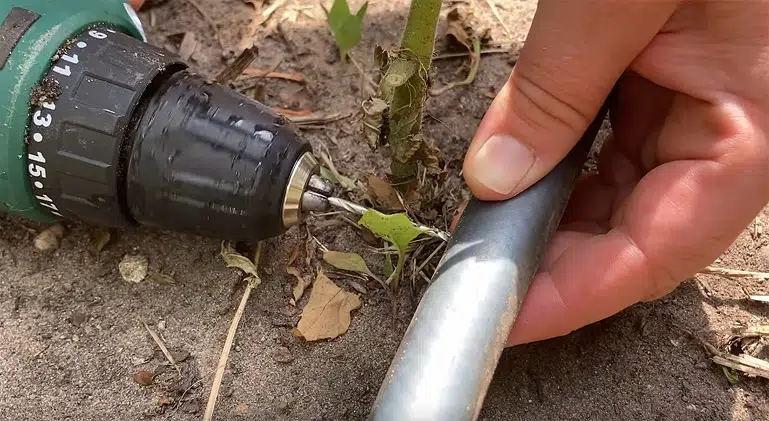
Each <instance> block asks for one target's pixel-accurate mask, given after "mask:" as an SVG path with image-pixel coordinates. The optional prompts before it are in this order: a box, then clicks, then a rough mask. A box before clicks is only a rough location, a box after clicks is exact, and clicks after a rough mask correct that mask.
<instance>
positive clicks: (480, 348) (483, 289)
mask: <svg viewBox="0 0 769 421" xmlns="http://www.w3.org/2000/svg"><path fill="white" fill-rule="evenodd" d="M607 103H608V102H607ZM606 109H607V106H606V105H605V106H604V107H603V108H602V110H601V112H600V113H599V115H598V117H597V118H596V120H595V121H594V122H593V123H592V124H591V126H590V127H589V128H588V130H587V131H586V133H585V135H584V136H583V138H582V139H581V140H580V141H579V143H578V144H577V146H576V147H575V148H574V149H573V150H572V151H571V152H570V154H569V155H568V156H567V157H566V158H565V159H564V160H563V161H561V163H560V164H558V166H556V168H555V169H554V170H553V171H552V172H550V174H548V175H547V176H546V177H544V178H543V179H542V180H541V181H540V182H539V183H537V184H536V185H534V186H533V187H531V188H530V189H528V190H526V191H525V192H523V193H522V194H520V195H519V196H517V197H515V198H514V199H511V200H508V201H503V202H480V201H478V200H473V201H471V202H470V204H469V205H468V207H467V209H466V211H465V212H464V215H463V217H462V218H461V220H460V222H459V223H458V224H457V227H456V230H455V232H454V234H453V235H452V239H451V242H450V243H449V246H448V248H447V250H446V253H445V255H444V257H443V258H442V260H441V263H440V264H439V267H438V270H437V271H436V273H435V275H434V277H433V282H432V283H431V285H430V288H429V289H428V290H427V292H426V293H425V295H424V297H423V298H422V301H421V302H420V304H419V307H418V308H417V310H416V313H415V314H414V317H413V318H412V321H411V324H410V326H409V328H408V330H407V331H406V334H405V336H404V338H403V340H402V342H401V345H400V347H399V349H398V351H397V354H396V355H395V358H394V359H393V362H392V364H391V366H390V369H389V371H388V374H387V376H386V377H385V379H384V382H383V384H382V387H381V389H380V391H379V395H378V397H377V400H376V402H375V404H374V408H373V410H372V412H371V415H370V416H369V420H370V421H471V420H476V419H477V418H478V415H479V413H480V410H481V407H482V405H483V400H484V397H485V395H486V391H487V390H488V386H489V383H490V382H491V379H492V376H493V375H494V370H495V369H496V366H497V363H498V361H499V358H500V355H501V354H502V351H503V349H504V347H505V344H506V342H507V337H508V333H509V331H510V328H511V327H512V325H513V322H514V321H515V318H516V317H517V316H518V311H519V309H520V306H521V303H522V301H523V298H524V296H525V295H526V292H527V290H528V287H529V284H530V283H531V280H532V278H533V277H534V275H535V273H536V271H537V270H538V267H539V264H540V261H541V259H542V257H543V255H544V253H545V251H546V250H547V246H548V244H549V242H550V239H551V237H552V235H553V234H554V232H555V230H556V228H557V227H558V225H559V223H560V220H561V218H562V216H563V212H564V210H565V208H566V204H567V202H568V199H569V197H570V196H571V192H572V189H573V186H574V183H575V182H576V180H577V178H578V176H579V175H580V172H581V170H582V167H583V165H584V162H585V160H586V158H587V154H588V153H589V151H590V148H591V146H592V144H593V142H594V140H595V137H596V135H597V133H598V130H599V129H600V127H601V124H602V122H603V120H604V118H605V116H606Z"/></svg>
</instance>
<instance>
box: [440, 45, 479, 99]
mask: <svg viewBox="0 0 769 421" xmlns="http://www.w3.org/2000/svg"><path fill="white" fill-rule="evenodd" d="M472 43H473V51H472V54H471V55H470V71H469V72H468V73H467V77H466V78H465V79H464V80H460V81H457V82H452V83H449V84H448V85H446V86H443V87H440V88H435V89H431V90H430V95H432V96H438V95H441V94H443V93H445V92H446V91H449V90H451V89H454V88H456V87H458V86H466V85H470V84H472V83H473V82H474V81H475V77H476V76H478V69H480V67H481V42H480V41H479V40H477V39H474V40H472Z"/></svg>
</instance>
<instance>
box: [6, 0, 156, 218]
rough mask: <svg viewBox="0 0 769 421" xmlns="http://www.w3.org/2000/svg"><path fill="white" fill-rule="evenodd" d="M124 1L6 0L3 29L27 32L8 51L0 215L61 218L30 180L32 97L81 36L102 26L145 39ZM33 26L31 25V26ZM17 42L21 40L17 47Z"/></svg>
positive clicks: (9, 46)
mask: <svg viewBox="0 0 769 421" xmlns="http://www.w3.org/2000/svg"><path fill="white" fill-rule="evenodd" d="M132 13H133V12H132V11H131V10H130V8H127V7H126V4H125V3H124V2H123V1H122V0H69V1H55V2H54V1H50V0H4V1H3V2H2V4H0V19H5V21H4V23H3V27H2V28H0V31H3V34H6V33H11V34H13V33H20V32H22V31H23V33H21V35H20V37H18V39H17V40H10V42H9V43H11V44H12V45H6V49H5V51H4V52H3V55H4V57H0V61H2V60H3V59H5V60H4V66H3V67H2V68H1V69H0V92H7V94H6V99H5V101H3V103H2V104H0V213H14V214H17V215H20V216H22V217H25V218H28V219H33V220H37V221H42V222H50V221H53V220H56V219H57V216H56V215H55V214H54V213H53V212H51V209H45V208H44V207H41V206H40V204H39V201H38V200H36V198H35V195H34V193H33V191H32V188H31V184H30V181H29V174H30V171H33V172H36V173H37V172H38V171H39V169H38V168H37V167H32V169H30V166H31V165H36V164H34V163H28V159H27V156H26V155H27V147H26V141H25V137H26V132H27V129H28V126H29V124H30V99H31V97H30V95H31V92H33V90H34V88H35V87H36V86H37V85H38V84H39V83H40V81H41V79H42V78H43V77H44V75H45V74H46V73H47V72H49V71H50V70H51V67H52V64H53V63H52V59H53V57H55V56H56V53H57V50H58V49H59V48H60V47H61V46H62V45H64V44H65V43H66V42H67V41H68V40H69V39H71V38H72V37H73V36H74V35H75V34H78V33H80V32H82V31H83V30H85V29H87V28H88V27H89V26H94V25H96V24H98V25H102V26H108V27H113V28H115V29H116V30H119V31H121V32H124V33H126V34H129V35H131V36H134V37H136V38H143V37H144V35H143V32H142V30H141V27H140V23H139V22H138V20H136V19H135V15H133V16H132ZM27 26H28V27H27ZM24 27H26V30H24ZM13 41H16V42H15V43H14V42H13Z"/></svg>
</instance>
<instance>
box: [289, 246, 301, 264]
mask: <svg viewBox="0 0 769 421" xmlns="http://www.w3.org/2000/svg"><path fill="white" fill-rule="evenodd" d="M297 256H299V246H298V245H297V246H295V247H294V248H293V249H291V254H289V255H288V263H286V266H291V265H293V264H294V261H295V260H296V258H297Z"/></svg>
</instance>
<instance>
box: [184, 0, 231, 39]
mask: <svg viewBox="0 0 769 421" xmlns="http://www.w3.org/2000/svg"><path fill="white" fill-rule="evenodd" d="M187 3H189V4H190V6H192V7H194V8H195V10H197V11H198V13H200V16H203V20H205V21H206V23H208V25H209V26H210V27H211V29H213V30H214V36H215V37H216V40H217V41H218V42H219V46H220V47H222V49H225V45H224V41H222V34H221V33H219V25H217V24H216V22H214V20H213V19H211V16H208V13H206V9H204V8H203V6H201V5H200V3H198V2H197V0H187Z"/></svg>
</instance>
